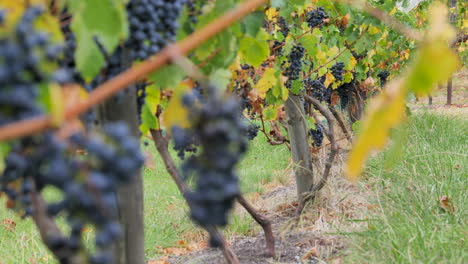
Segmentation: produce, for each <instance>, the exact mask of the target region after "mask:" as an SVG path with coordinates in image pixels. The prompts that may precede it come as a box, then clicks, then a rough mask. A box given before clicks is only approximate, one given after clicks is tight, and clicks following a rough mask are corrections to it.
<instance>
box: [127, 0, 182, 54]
mask: <svg viewBox="0 0 468 264" xmlns="http://www.w3.org/2000/svg"><path fill="white" fill-rule="evenodd" d="M185 1H186V0H132V1H130V2H129V3H128V5H127V14H128V21H129V23H130V37H129V39H128V40H127V43H126V45H125V46H127V47H128V49H129V50H130V51H131V55H130V56H131V57H132V60H136V59H139V60H145V59H147V58H148V57H150V56H151V55H153V54H155V53H157V52H159V51H160V50H161V49H163V48H164V47H165V46H166V44H167V43H169V42H173V41H175V38H176V34H177V29H178V28H179V25H178V19H179V15H180V13H181V11H182V8H183V7H184V4H185Z"/></svg>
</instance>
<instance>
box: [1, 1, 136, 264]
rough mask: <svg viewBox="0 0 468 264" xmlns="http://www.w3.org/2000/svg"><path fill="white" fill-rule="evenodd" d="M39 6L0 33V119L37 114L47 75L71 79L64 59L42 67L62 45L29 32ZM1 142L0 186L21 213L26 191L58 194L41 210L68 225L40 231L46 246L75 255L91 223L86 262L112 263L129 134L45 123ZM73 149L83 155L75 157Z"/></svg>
mask: <svg viewBox="0 0 468 264" xmlns="http://www.w3.org/2000/svg"><path fill="white" fill-rule="evenodd" d="M41 12H42V10H41V8H38V7H34V6H33V7H29V8H27V9H26V10H25V12H24V14H23V16H22V17H21V18H20V20H19V22H18V23H17V25H16V28H15V29H14V32H11V33H10V34H4V35H2V36H1V37H0V102H1V104H0V124H1V125H5V124H9V123H12V122H17V121H21V120H25V119H29V118H32V117H36V116H38V115H42V114H44V111H43V108H42V107H41V104H40V103H39V99H40V98H39V90H40V89H42V87H47V85H48V84H50V83H52V82H56V83H59V84H63V83H68V82H71V81H72V80H70V79H72V76H73V74H69V72H70V71H68V66H69V64H61V63H59V65H63V67H61V68H59V69H57V70H56V71H54V72H49V71H47V70H46V69H50V68H51V67H50V66H51V65H53V64H54V63H56V60H57V58H59V57H60V56H61V52H62V49H61V48H58V47H57V46H56V45H53V44H52V43H50V41H49V39H48V37H47V35H46V34H44V33H43V32H38V31H36V29H35V27H34V23H35V21H36V18H37V17H38V16H39V15H40V14H41ZM0 13H3V11H0ZM46 64H49V65H47V67H44V65H46ZM69 78H70V79H69ZM7 99H9V100H7ZM8 146H9V152H8V154H7V156H6V158H5V169H4V170H3V172H2V173H1V174H0V191H1V192H4V193H5V194H6V195H7V197H8V199H9V200H10V202H11V203H12V204H13V205H14V206H13V207H14V209H16V210H18V211H19V212H22V213H23V217H27V216H29V215H31V214H33V213H34V211H35V210H37V208H35V207H34V204H33V203H32V201H33V197H34V196H33V195H35V193H36V192H37V193H40V192H42V191H43V190H45V189H46V188H48V187H54V188H55V189H57V190H58V191H60V192H61V197H62V198H61V199H60V200H58V201H55V202H53V203H48V204H47V213H48V214H49V215H50V216H51V217H55V216H57V215H64V216H66V219H67V221H68V223H69V225H70V227H71V232H70V233H69V234H67V235H64V236H63V237H57V236H49V237H47V239H46V243H47V246H48V247H49V248H51V249H52V250H58V249H67V250H66V251H67V252H70V253H78V252H80V254H82V252H81V251H82V250H81V249H84V247H83V244H82V232H83V228H84V226H85V225H91V226H93V227H94V229H95V230H96V232H97V236H96V244H97V251H96V254H93V256H90V259H91V262H92V263H93V262H95V263H107V264H108V263H112V260H111V259H109V258H108V256H110V255H109V245H110V242H113V241H115V240H116V239H118V238H119V235H120V225H119V223H118V222H117V211H116V210H117V200H116V197H115V194H116V191H117V188H118V187H119V186H121V185H122V184H126V183H129V182H130V181H131V180H132V176H133V175H135V174H136V172H137V171H138V170H139V169H140V168H141V166H142V165H143V161H144V160H143V156H142V154H141V153H140V151H139V142H138V141H137V140H135V139H133V138H132V137H131V136H130V131H129V130H128V128H127V127H126V125H124V124H109V125H106V126H105V127H104V128H103V131H100V132H76V134H74V135H73V136H71V137H70V138H69V139H63V138H61V139H59V138H57V135H56V132H55V131H53V130H46V131H44V132H41V133H37V134H35V135H31V136H26V137H23V138H20V139H16V140H14V141H10V142H8ZM78 151H81V152H83V151H84V152H86V153H87V155H83V156H78V155H77V154H76V153H77V152H78ZM106 242H107V243H106ZM58 257H59V261H60V263H66V260H67V257H69V256H58Z"/></svg>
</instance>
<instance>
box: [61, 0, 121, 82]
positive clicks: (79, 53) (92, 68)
mask: <svg viewBox="0 0 468 264" xmlns="http://www.w3.org/2000/svg"><path fill="white" fill-rule="evenodd" d="M69 6H70V11H71V12H72V15H73V20H72V25H71V28H72V30H73V32H74V33H75V36H76V45H77V48H76V52H75V60H76V64H77V69H78V71H79V72H80V73H81V75H82V76H83V77H84V78H85V80H86V81H90V80H91V79H92V78H94V77H95V76H96V75H97V74H98V73H99V71H100V69H101V67H102V66H104V57H103V55H102V54H101V52H100V50H99V48H98V47H97V45H96V43H95V41H94V39H93V38H94V37H95V36H97V37H98V38H99V41H100V42H101V44H102V45H103V46H104V48H105V49H106V51H107V52H108V53H112V52H113V51H114V50H115V48H116V47H117V45H118V44H119V42H120V41H121V40H123V39H125V38H126V37H127V35H128V28H127V20H126V19H125V15H124V12H125V5H124V3H123V1H113V0H101V1H94V0H82V1H71V2H70V4H69Z"/></svg>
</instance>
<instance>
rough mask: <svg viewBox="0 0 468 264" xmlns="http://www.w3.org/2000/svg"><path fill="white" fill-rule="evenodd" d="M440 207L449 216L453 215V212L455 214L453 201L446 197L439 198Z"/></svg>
mask: <svg viewBox="0 0 468 264" xmlns="http://www.w3.org/2000/svg"><path fill="white" fill-rule="evenodd" d="M439 207H440V208H442V209H443V210H444V211H445V212H447V213H449V214H453V212H455V206H454V205H453V203H452V200H451V199H450V198H449V197H448V196H445V195H444V196H441V197H440V198H439Z"/></svg>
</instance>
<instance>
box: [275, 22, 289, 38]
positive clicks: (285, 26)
mask: <svg viewBox="0 0 468 264" xmlns="http://www.w3.org/2000/svg"><path fill="white" fill-rule="evenodd" d="M276 23H277V25H278V27H279V28H280V32H281V33H282V34H283V36H284V37H287V36H288V35H289V25H288V23H287V22H286V19H284V17H278V20H277V22H276Z"/></svg>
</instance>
